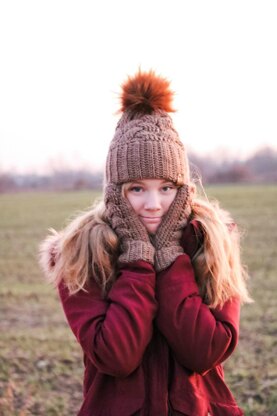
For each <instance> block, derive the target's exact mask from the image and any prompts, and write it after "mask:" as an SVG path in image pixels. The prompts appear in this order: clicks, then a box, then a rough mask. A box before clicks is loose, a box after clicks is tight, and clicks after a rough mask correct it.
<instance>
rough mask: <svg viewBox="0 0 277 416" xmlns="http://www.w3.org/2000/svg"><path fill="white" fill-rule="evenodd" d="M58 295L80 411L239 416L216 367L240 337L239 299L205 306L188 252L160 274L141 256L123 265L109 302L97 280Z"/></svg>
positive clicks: (83, 414) (94, 415)
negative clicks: (76, 347)
mask: <svg viewBox="0 0 277 416" xmlns="http://www.w3.org/2000/svg"><path fill="white" fill-rule="evenodd" d="M59 293H60V297H61V301H62V304H63V308H64V311H65V315H66V317H67V320H68V322H69V325H70V327H71V329H72V331H73V333H74V334H75V336H76V338H77V340H78V342H79V343H80V344H81V346H82V349H83V351H84V364H85V374H84V402H83V405H82V407H81V409H80V412H79V416H102V415H103V416H131V415H145V416H146V415H147V416H156V415H157V416H167V415H168V414H173V415H175V414H176V415H180V414H181V415H194V416H202V415H203V416H204V415H205V416H206V415H209V414H210V415H214V416H225V415H230V416H231V415H232V416H234V415H242V414H243V413H242V411H241V410H240V409H239V408H238V406H237V404H236V403H235V400H234V398H233V396H232V394H231V392H230V390H229V389H228V387H227V386H226V384H225V382H224V378H223V370H222V366H221V363H222V362H223V361H224V360H226V358H228V357H229V355H230V354H231V353H232V352H233V350H234V348H235V346H236V344H237V342H238V328H239V310H240V307H239V302H238V301H237V300H233V301H229V302H227V303H226V304H225V305H224V307H223V308H222V309H221V310H220V309H215V310H211V309H209V308H208V307H207V306H206V305H205V304H204V303H203V302H202V299H201V297H200V296H199V292H198V287H197V285H196V283H195V280H194V272H193V268H192V266H191V261H190V258H189V256H188V255H186V254H183V255H181V256H179V257H178V258H177V259H176V261H175V262H174V263H173V264H172V265H171V266H170V267H169V268H168V269H166V270H164V271H163V272H161V273H160V274H159V275H158V276H156V273H155V270H154V268H153V267H152V266H151V265H150V264H148V263H146V262H144V261H138V262H135V263H132V264H126V265H125V266H124V267H122V269H121V271H120V273H119V276H118V279H117V280H116V282H115V283H114V285H113V287H112V289H111V290H110V292H109V295H108V297H107V299H103V298H102V297H101V291H100V289H99V287H98V286H97V284H96V283H95V282H92V284H91V287H90V289H89V292H88V293H86V292H84V291H80V292H79V293H77V294H75V295H73V296H68V292H67V289H66V288H65V287H64V286H63V284H62V283H61V284H60V286H59ZM169 407H170V409H169Z"/></svg>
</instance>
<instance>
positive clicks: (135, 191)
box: [129, 186, 142, 193]
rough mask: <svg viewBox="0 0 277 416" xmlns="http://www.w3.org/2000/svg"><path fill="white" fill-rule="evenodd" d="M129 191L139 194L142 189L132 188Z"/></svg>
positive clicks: (139, 187)
mask: <svg viewBox="0 0 277 416" xmlns="http://www.w3.org/2000/svg"><path fill="white" fill-rule="evenodd" d="M129 191H131V192H134V193H139V192H141V191H142V187H141V186H132V187H131V188H130V189H129Z"/></svg>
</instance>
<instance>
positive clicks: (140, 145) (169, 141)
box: [106, 110, 189, 185]
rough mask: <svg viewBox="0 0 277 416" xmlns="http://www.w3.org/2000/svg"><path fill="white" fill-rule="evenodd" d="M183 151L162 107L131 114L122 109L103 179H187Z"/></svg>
mask: <svg viewBox="0 0 277 416" xmlns="http://www.w3.org/2000/svg"><path fill="white" fill-rule="evenodd" d="M188 176H189V168H188V161H187V155H186V152H185V148H184V145H183V144H182V142H181V140H180V138H179V136H178V133H177V131H176V130H175V129H174V127H173V123H172V119H171V117H170V116H169V115H168V113H166V112H165V111H163V110H159V111H157V112H155V113H153V114H150V115H143V114H142V115H138V114H136V118H133V115H132V113H131V112H128V111H125V113H124V114H123V115H122V117H121V119H120V120H119V122H118V125H117V128H116V132H115V135H114V138H113V140H112V142H111V145H110V149H109V152H108V157H107V162H106V183H111V182H112V183H116V184H121V183H124V182H130V181H134V180H138V179H151V178H157V179H163V178H164V179H168V180H171V181H173V182H175V183H177V184H178V185H182V184H184V183H187V182H188Z"/></svg>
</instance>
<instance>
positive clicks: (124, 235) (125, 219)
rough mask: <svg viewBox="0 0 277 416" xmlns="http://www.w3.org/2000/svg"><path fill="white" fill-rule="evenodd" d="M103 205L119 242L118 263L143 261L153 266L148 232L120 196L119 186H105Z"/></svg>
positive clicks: (151, 247) (152, 251) (128, 204)
mask: <svg viewBox="0 0 277 416" xmlns="http://www.w3.org/2000/svg"><path fill="white" fill-rule="evenodd" d="M105 205H106V212H107V217H108V220H109V222H110V225H111V227H112V229H113V230H114V231H115V233H116V234H117V236H118V237H119V240H120V246H121V255H120V256H119V261H120V262H122V263H129V262H133V261H136V260H144V261H147V262H148V263H151V264H154V251H155V249H154V247H153V245H152V244H151V242H150V239H149V235H148V232H147V230H146V228H145V227H144V225H143V224H142V223H141V221H140V220H139V218H138V216H137V214H136V213H135V211H134V210H133V208H132V207H131V205H130V203H129V201H128V200H127V199H126V198H124V197H123V196H122V190H121V186H120V185H115V184H109V185H107V187H106V189H105Z"/></svg>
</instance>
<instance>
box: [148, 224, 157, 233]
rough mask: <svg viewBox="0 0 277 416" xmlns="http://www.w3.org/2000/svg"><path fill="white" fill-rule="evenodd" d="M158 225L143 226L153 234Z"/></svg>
mask: <svg viewBox="0 0 277 416" xmlns="http://www.w3.org/2000/svg"><path fill="white" fill-rule="evenodd" d="M158 227H159V224H153V225H147V226H146V227H145V228H146V230H147V231H148V233H149V234H155V233H156V231H157V229H158Z"/></svg>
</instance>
